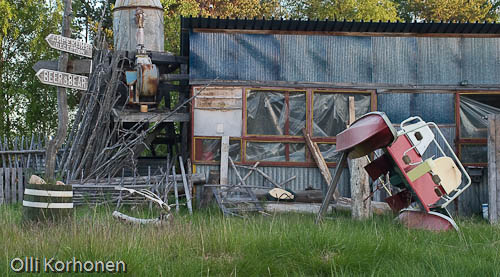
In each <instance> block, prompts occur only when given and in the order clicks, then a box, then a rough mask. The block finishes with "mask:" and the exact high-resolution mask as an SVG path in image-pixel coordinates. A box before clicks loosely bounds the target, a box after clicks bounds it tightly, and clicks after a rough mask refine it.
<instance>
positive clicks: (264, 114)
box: [247, 91, 287, 135]
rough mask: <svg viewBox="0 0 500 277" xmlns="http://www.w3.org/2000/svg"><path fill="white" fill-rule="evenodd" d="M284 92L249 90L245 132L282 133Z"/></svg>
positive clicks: (251, 133) (258, 133)
mask: <svg viewBox="0 0 500 277" xmlns="http://www.w3.org/2000/svg"><path fill="white" fill-rule="evenodd" d="M286 114H287V113H286V106H285V94H283V93H278V92H268V91H250V92H248V95H247V134H249V135H284V134H285V120H286Z"/></svg>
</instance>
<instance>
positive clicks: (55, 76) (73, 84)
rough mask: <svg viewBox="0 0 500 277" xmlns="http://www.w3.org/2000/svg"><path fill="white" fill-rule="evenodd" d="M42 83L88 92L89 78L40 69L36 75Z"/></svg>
mask: <svg viewBox="0 0 500 277" xmlns="http://www.w3.org/2000/svg"><path fill="white" fill-rule="evenodd" d="M36 76H37V77H38V79H39V80H40V82H42V83H44V84H47V85H53V86H58V87H65V88H72V89H79V90H87V87H88V83H89V82H88V80H89V78H87V77H85V76H80V75H75V74H70V73H66V72H60V71H54V70H50V69H40V70H38V72H37V73H36Z"/></svg>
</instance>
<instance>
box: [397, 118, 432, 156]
mask: <svg viewBox="0 0 500 277" xmlns="http://www.w3.org/2000/svg"><path fill="white" fill-rule="evenodd" d="M415 128H418V129H417V130H414V131H412V132H409V133H407V134H406V136H407V137H408V139H409V140H410V141H411V143H412V144H413V146H415V148H416V150H417V152H418V153H419V154H420V155H421V156H422V155H423V154H424V152H425V150H427V148H428V147H429V145H430V144H431V142H432V141H433V140H434V133H433V132H432V130H431V128H429V126H427V124H426V123H425V122H423V121H420V122H418V123H415V124H411V125H406V126H404V127H403V131H405V132H407V131H408V130H413V129H415ZM417 132H420V134H422V140H421V141H419V140H418V139H417V138H416V137H415V133H417Z"/></svg>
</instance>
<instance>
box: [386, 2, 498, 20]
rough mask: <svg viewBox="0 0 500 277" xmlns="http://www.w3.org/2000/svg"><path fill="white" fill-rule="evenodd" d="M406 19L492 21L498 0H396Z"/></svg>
mask: <svg viewBox="0 0 500 277" xmlns="http://www.w3.org/2000/svg"><path fill="white" fill-rule="evenodd" d="M396 2H398V3H399V6H400V8H399V11H400V15H401V16H402V17H403V18H405V19H407V20H426V21H431V20H433V21H445V22H458V21H460V22H466V21H469V22H475V21H479V22H484V21H486V22H492V21H495V20H497V19H498V14H497V8H498V5H499V3H498V1H491V0H412V1H410V0H396Z"/></svg>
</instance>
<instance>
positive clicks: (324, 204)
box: [316, 152, 347, 224]
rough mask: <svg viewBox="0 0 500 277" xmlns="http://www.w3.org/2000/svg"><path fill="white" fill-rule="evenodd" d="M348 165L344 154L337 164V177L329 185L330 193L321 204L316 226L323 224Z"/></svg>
mask: <svg viewBox="0 0 500 277" xmlns="http://www.w3.org/2000/svg"><path fill="white" fill-rule="evenodd" d="M346 163H347V153H346V152H342V156H341V157H340V162H339V163H338V164H337V169H336V171H335V176H334V177H333V180H332V182H331V183H330V184H328V191H327V192H326V195H325V198H324V199H323V202H322V203H321V208H320V210H319V213H318V216H317V217H316V224H319V223H321V221H322V220H323V215H324V214H325V212H326V209H327V208H328V205H330V201H331V200H332V198H333V193H334V192H335V190H336V189H337V185H338V183H339V181H340V176H341V175H342V171H344V167H345V166H346Z"/></svg>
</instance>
